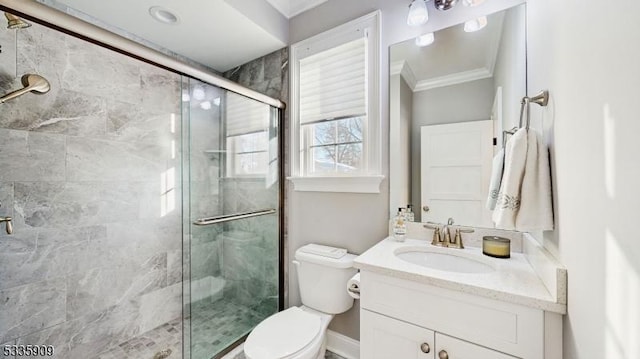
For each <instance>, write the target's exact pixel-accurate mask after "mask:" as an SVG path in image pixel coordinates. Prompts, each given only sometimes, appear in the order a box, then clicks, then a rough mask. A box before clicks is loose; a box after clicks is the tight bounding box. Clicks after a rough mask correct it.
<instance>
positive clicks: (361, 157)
mask: <svg viewBox="0 0 640 359" xmlns="http://www.w3.org/2000/svg"><path fill="white" fill-rule="evenodd" d="M379 16H380V15H379V12H375V13H372V14H370V15H367V16H364V17H362V18H359V19H356V20H354V21H352V22H349V23H347V24H345V25H342V26H339V27H337V28H334V29H332V30H329V31H327V32H325V33H322V34H320V35H317V36H314V37H312V38H310V39H307V40H304V41H302V42H299V43H297V44H295V45H293V46H292V47H291V63H292V66H291V69H292V70H291V71H292V74H291V84H292V86H291V89H292V95H293V96H292V103H291V107H290V109H291V118H292V121H291V124H292V125H291V146H292V151H291V152H292V166H291V167H292V175H293V176H292V177H291V179H292V180H293V182H294V185H295V187H294V188H295V189H296V190H310V191H315V190H317V191H332V192H334V191H337V192H374V193H375V192H379V185H380V182H381V180H382V176H381V175H380V167H381V166H380V158H381V151H380V127H381V126H380V115H379V114H380V109H379V91H378V89H379V85H378V83H379V66H378V63H379V52H380V51H379V30H378V29H379ZM354 179H355V180H354ZM363 183H365V184H366V183H370V185H364V186H363Z"/></svg>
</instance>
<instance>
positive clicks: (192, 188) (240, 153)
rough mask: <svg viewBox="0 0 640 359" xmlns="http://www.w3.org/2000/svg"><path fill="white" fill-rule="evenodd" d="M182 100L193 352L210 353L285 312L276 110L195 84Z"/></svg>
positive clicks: (188, 331) (196, 355)
mask: <svg viewBox="0 0 640 359" xmlns="http://www.w3.org/2000/svg"><path fill="white" fill-rule="evenodd" d="M183 101H184V105H185V106H184V108H185V110H188V117H185V118H188V121H184V122H185V126H186V127H188V128H186V129H185V131H186V133H188V134H189V138H188V143H189V148H188V150H186V151H184V152H185V157H187V158H185V160H186V161H185V163H186V162H188V165H186V166H185V183H186V184H187V186H186V187H188V188H185V193H188V194H189V195H188V196H186V197H188V199H187V202H188V203H185V209H187V208H188V211H185V230H186V231H185V243H186V246H185V259H186V260H185V264H187V266H188V268H185V274H186V276H187V277H185V290H186V291H185V313H186V319H188V320H185V336H187V335H188V336H189V338H188V339H187V338H185V339H187V340H185V343H188V344H185V349H187V350H185V358H192V359H209V358H217V357H220V356H222V354H224V353H225V352H226V351H227V349H228V348H229V347H230V346H231V345H232V344H234V343H235V342H236V341H238V340H240V339H242V338H243V337H244V336H245V335H246V334H248V333H249V332H250V331H251V330H252V329H253V328H254V327H255V326H256V325H257V324H258V323H260V322H261V321H262V320H263V319H265V318H266V317H268V316H270V315H271V314H273V313H275V312H277V311H278V304H279V243H280V241H279V239H280V228H279V224H280V220H279V218H280V217H279V216H280V208H279V205H280V183H279V167H278V166H279V161H278V150H279V142H278V141H279V138H278V111H277V110H276V109H273V108H271V107H270V106H269V105H266V104H263V103H260V102H258V101H255V100H252V99H248V98H246V97H243V96H241V95H237V94H235V93H232V92H229V91H224V90H221V89H219V88H216V87H213V86H210V85H207V84H204V83H202V82H198V81H196V80H189V83H188V84H186V85H185V92H184V93H183ZM187 252H188V253H187ZM187 266H185V267H187Z"/></svg>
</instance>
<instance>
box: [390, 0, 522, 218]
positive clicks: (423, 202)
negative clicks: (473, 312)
mask: <svg viewBox="0 0 640 359" xmlns="http://www.w3.org/2000/svg"><path fill="white" fill-rule="evenodd" d="M525 11H526V5H525V4H521V5H518V6H514V7H511V8H508V9H505V10H502V11H499V12H495V13H493V14H490V15H487V16H486V18H484V19H476V22H475V24H474V23H471V24H469V22H467V24H465V23H461V24H458V25H455V26H452V27H449V28H445V29H442V30H439V31H436V32H435V33H433V37H432V38H431V36H426V37H425V38H424V39H422V41H423V43H422V45H424V43H429V42H430V44H429V45H427V46H420V44H419V41H418V40H416V39H411V40H407V41H405V42H401V43H398V44H394V45H392V46H391V47H390V49H389V51H390V81H389V86H390V88H389V94H390V148H391V151H390V152H391V154H390V178H391V179H390V187H391V188H390V209H391V214H392V215H393V214H394V213H395V212H396V211H397V209H398V207H406V206H407V204H412V205H413V211H414V213H415V218H416V221H420V222H428V221H432V222H438V223H446V222H447V219H448V218H454V220H455V223H456V224H459V225H468V226H476V227H493V222H492V220H491V211H490V210H488V209H486V207H485V203H486V200H487V196H488V191H489V189H488V187H489V178H490V174H491V164H492V160H493V156H494V153H496V152H497V151H499V149H500V148H501V146H502V145H503V138H502V137H503V130H509V129H511V128H513V127H514V126H517V124H518V120H519V111H520V99H521V98H522V97H523V96H526V94H527V88H526V83H527V80H526V79H527V74H526V13H525ZM471 20H473V19H471ZM478 28H479V29H478ZM474 29H477V31H470V30H474Z"/></svg>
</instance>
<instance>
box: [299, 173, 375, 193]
mask: <svg viewBox="0 0 640 359" xmlns="http://www.w3.org/2000/svg"><path fill="white" fill-rule="evenodd" d="M287 179H289V180H291V182H293V185H294V190H295V191H299V192H346V193H380V183H381V182H382V180H383V179H384V176H354V177H288V178H287Z"/></svg>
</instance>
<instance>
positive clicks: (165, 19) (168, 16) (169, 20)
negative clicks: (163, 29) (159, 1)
mask: <svg viewBox="0 0 640 359" xmlns="http://www.w3.org/2000/svg"><path fill="white" fill-rule="evenodd" d="M149 15H151V17H152V18H154V19H156V20H158V21H160V22H161V23H164V24H175V23H177V22H178V16H177V15H176V14H174V13H173V12H171V10H169V9H166V8H163V7H162V6H152V7H150V8H149Z"/></svg>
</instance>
